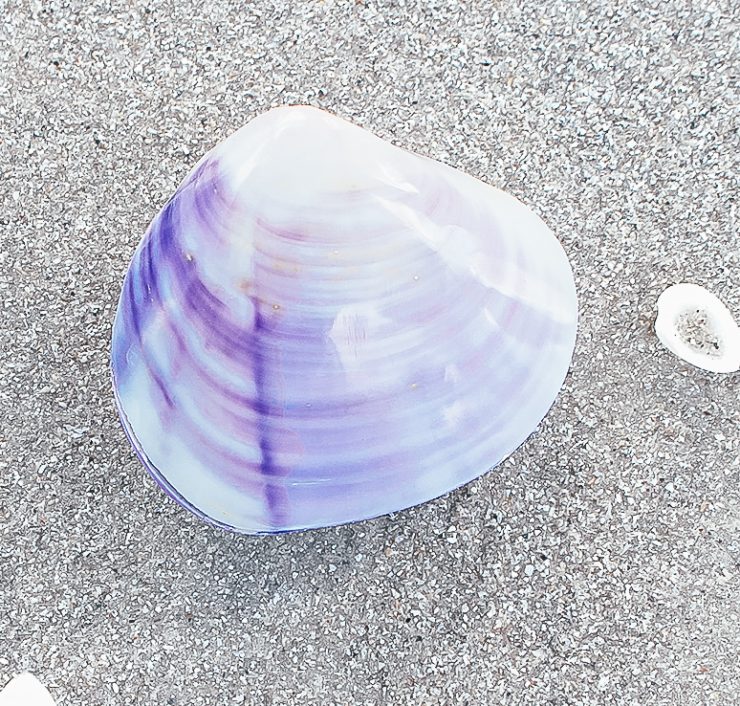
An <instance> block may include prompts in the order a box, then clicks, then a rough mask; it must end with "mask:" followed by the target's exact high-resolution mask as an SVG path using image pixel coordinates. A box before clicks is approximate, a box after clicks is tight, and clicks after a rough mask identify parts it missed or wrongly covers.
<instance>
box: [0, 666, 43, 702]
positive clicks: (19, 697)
mask: <svg viewBox="0 0 740 706" xmlns="http://www.w3.org/2000/svg"><path fill="white" fill-rule="evenodd" d="M0 706H56V702H55V701H54V699H52V698H51V694H50V693H49V692H48V691H47V690H46V687H45V686H44V685H43V684H42V683H41V682H40V681H39V680H38V679H36V677H35V676H33V674H29V673H28V672H24V673H23V674H19V675H18V676H17V677H14V678H13V679H11V680H10V682H8V685H7V686H6V687H5V688H4V689H3V690H2V691H0Z"/></svg>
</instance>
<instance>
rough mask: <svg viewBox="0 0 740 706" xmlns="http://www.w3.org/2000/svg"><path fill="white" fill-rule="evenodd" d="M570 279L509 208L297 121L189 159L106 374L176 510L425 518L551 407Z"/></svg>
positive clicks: (310, 518)
mask: <svg viewBox="0 0 740 706" xmlns="http://www.w3.org/2000/svg"><path fill="white" fill-rule="evenodd" d="M575 323H576V302H575V293H574V288H573V281H572V275H571V273H570V268H569V266H568V262H567V259H566V258H565V256H564V254H563V252H562V249H561V248H560V247H559V245H558V244H557V241H556V240H555V239H554V237H553V236H552V234H551V233H550V232H549V231H548V230H547V228H546V227H545V226H544V224H542V222H541V221H540V220H539V219H538V218H537V217H536V216H535V215H534V214H532V212H531V211H529V210H528V209H527V208H526V207H524V206H523V205H522V204H520V203H519V202H517V201H516V200H515V199H513V198H511V197H509V196H506V195H505V194H502V193H501V192H498V191H497V190H495V189H492V188H491V187H487V186H485V185H484V184H482V183H481V182H478V181H477V180H475V179H473V178H472V177H469V176H467V175H464V174H461V173H460V172H456V171H455V170H452V169H450V168H449V167H445V166H443V165H440V164H438V163H436V162H432V161H431V160H428V159H425V158H423V157H419V156H417V155H413V154H410V153H407V152H404V151H402V150H399V149H398V148H395V147H393V146H392V145H390V144H388V143H386V142H383V141H381V140H379V139H378V138H376V137H374V136H372V135H370V134H369V133H367V132H365V131H363V130H360V129H359V128H356V127H354V126H352V125H350V124H348V123H345V122H344V121H341V120H339V119H338V118H335V117H333V116H329V115H328V114H324V113H321V112H319V111H316V110H313V109H306V108H289V109H280V110H276V111H272V112H270V113H268V114H266V115H264V116H261V117H259V118H257V119H255V120H254V121H253V122H252V123H250V124H249V125H247V126H246V127H245V128H243V129H242V130H241V131H239V132H238V133H236V134H235V135H234V136H232V137H231V138H229V140H227V141H225V142H224V143H222V144H221V145H219V146H218V147H217V148H216V149H215V150H213V151H212V153H210V154H209V155H207V156H206V158H204V159H203V160H202V161H201V162H200V163H199V165H198V166H197V167H196V168H195V169H194V170H193V172H192V173H191V175H190V176H189V177H188V178H187V179H186V180H185V182H184V183H183V185H182V186H181V187H180V188H179V189H178V190H177V192H176V193H175V195H174V196H173V198H172V199H171V200H170V202H169V203H168V204H167V205H166V206H165V208H164V209H163V210H162V212H161V213H160V215H159V216H158V217H157V218H156V219H155V220H154V222H153V223H152V225H151V226H150V228H149V230H148V231H147V234H146V236H145V238H144V240H143V241H142V244H141V245H140V246H139V248H138V249H137V252H136V254H135V255H134V258H133V260H132V263H131V266H130V268H129V271H128V273H127V275H126V280H125V283H124V287H123V290H122V294H121V301H120V305H119V310H118V314H117V316H116V321H115V324H114V335H113V344H112V351H111V364H112V369H113V377H114V387H115V390H116V400H117V402H118V406H119V410H120V413H121V417H122V419H123V423H124V427H125V428H126V432H127V434H128V435H129V438H130V439H131V441H132V444H133V445H134V447H135V448H136V450H137V453H138V454H139V456H140V458H141V460H142V462H143V463H144V465H145V466H146V467H147V468H148V469H149V470H150V472H151V473H152V475H153V476H154V477H155V478H156V479H157V480H158V482H159V483H160V484H161V485H162V486H163V487H164V488H165V490H167V492H168V493H169V494H170V495H172V496H173V497H175V498H176V499H177V500H178V501H179V502H181V503H182V504H184V505H185V506H186V507H188V508H189V509H191V510H192V511H193V512H195V513H196V514H198V515H199V516H201V517H204V518H207V519H209V520H211V521H213V522H214V523H215V524H218V525H219V526H222V527H229V528H233V529H236V530H238V531H242V532H254V533H264V532H279V531H287V530H294V529H301V528H305V527H315V526H321V525H330V524H338V523H341V522H349V521H353V520H359V519H363V518H367V517H372V516H375V515H378V514H382V513H385V512H391V511H394V510H399V509H402V508H404V507H408V506H410V505H413V504H416V503H419V502H422V501H424V500H428V499H430V498H433V497H435V496H437V495H440V494H442V493H444V492H447V491H449V490H451V489H452V488H455V487H457V486H458V485H461V484H462V483H465V482H467V481H469V480H471V479H472V478H474V477H476V476H478V475H480V474H481V473H483V472H485V471H486V470H487V469H488V468H489V467H491V466H493V465H495V464H496V463H498V462H500V461H501V460H502V459H503V458H504V457H505V456H506V455H508V454H509V453H510V452H511V451H512V450H513V449H514V448H516V446H518V445H519V444H520V443H521V442H522V441H523V440H524V439H525V438H526V436H527V435H528V434H529V433H530V432H531V431H532V429H533V428H534V427H535V426H536V424H537V423H538V422H539V420H540V419H541V418H542V416H543V415H544V414H545V412H546V411H547V408H548V407H549V406H550V404H551V403H552V401H553V399H554V397H555V395H556V394H557V390H558V388H559V386H560V384H561V382H562V379H563V377H564V375H565V372H566V370H567V367H568V363H569V361H570V355H571V352H572V348H573V342H574V335H575Z"/></svg>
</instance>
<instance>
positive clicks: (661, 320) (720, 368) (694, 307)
mask: <svg viewBox="0 0 740 706" xmlns="http://www.w3.org/2000/svg"><path fill="white" fill-rule="evenodd" d="M655 333H656V334H657V336H658V338H659V339H660V342H661V343H662V344H663V345H664V346H665V347H666V348H667V349H668V350H669V351H671V353H673V354H675V355H677V356H678V357H679V358H682V359H683V360H685V361H686V362H687V363H691V364H692V365H695V366H696V367H697V368H702V369H703V370H708V371H710V372H713V373H734V372H736V371H737V370H740V328H739V327H738V325H737V324H736V323H735V320H734V319H733V317H732V314H731V313H730V310H729V309H728V308H727V307H726V306H725V305H724V304H723V303H722V302H721V301H720V300H719V299H718V298H717V297H716V296H715V295H714V294H712V293H711V292H710V291H708V290H706V289H704V287H700V286H699V285H697V284H685V283H684V284H674V285H673V286H672V287H669V288H668V289H666V290H665V292H663V294H661V295H660V297H659V298H658V318H657V319H656V320H655Z"/></svg>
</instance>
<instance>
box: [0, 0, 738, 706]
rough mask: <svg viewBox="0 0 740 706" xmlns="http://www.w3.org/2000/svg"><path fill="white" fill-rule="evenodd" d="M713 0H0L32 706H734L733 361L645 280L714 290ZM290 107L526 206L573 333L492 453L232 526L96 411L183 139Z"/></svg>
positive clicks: (7, 321) (723, 184) (730, 237)
mask: <svg viewBox="0 0 740 706" xmlns="http://www.w3.org/2000/svg"><path fill="white" fill-rule="evenodd" d="M738 20H739V18H738V5H737V4H736V3H732V2H731V1H730V0H727V1H724V0H720V1H715V0H706V1H705V2H689V1H688V0H687V1H680V0H667V1H665V0H660V1H658V0H648V1H645V0H641V1H639V2H638V1H636V0H634V1H633V0H630V1H629V2H623V3H605V2H597V1H592V2H586V1H583V0H581V1H578V2H570V1H567V2H566V1H565V0H551V1H548V2H541V3H540V2H513V1H510V0H505V1H502V2H492V1H490V0H485V1H484V0H479V1H477V2H458V1H456V0H449V1H446V2H442V1H436V2H435V1H433V0H432V1H428V2H390V1H383V2H377V1H375V0H367V1H366V2H354V1H353V2H331V1H329V0H327V1H325V2H313V1H308V0H296V1H295V2H292V3H288V2H285V3H269V2H253V3H241V2H239V3H237V2H232V3H204V2H202V3H198V2H192V1H188V0H178V1H177V2H155V1H153V2H151V3H148V4H147V3H143V2H115V3H108V2H100V1H97V2H92V1H91V2H31V3H29V2H7V3H5V5H4V6H3V13H2V16H1V17H0V239H1V241H0V317H1V318H0V410H1V411H0V684H2V683H4V682H5V681H6V680H7V679H9V678H10V677H11V676H12V675H13V674H14V673H16V672H18V671H20V670H22V669H30V670H32V671H33V672H34V673H36V674H37V675H39V677H40V678H41V679H42V680H43V681H44V682H45V683H46V684H48V685H49V687H50V689H51V691H52V693H53V694H54V696H55V697H56V698H57V699H58V701H59V703H60V704H173V705H174V704H177V705H178V706H180V705H193V706H196V705H204V706H205V705H208V706H211V705H216V704H233V703H236V704H239V703H245V704H352V705H365V704H367V705H371V704H372V705H375V704H393V705H397V704H470V705H477V704H602V703H603V704H734V703H740V695H739V694H740V667H739V666H738V664H739V661H740V627H739V622H740V461H739V453H740V402H739V401H738V382H740V377H739V376H738V375H737V374H735V375H726V376H719V375H712V374H709V373H702V372H701V371H699V370H696V369H693V368H690V367H688V366H687V365H685V364H683V363H681V362H680V361H679V360H677V359H676V358H673V357H672V356H671V355H670V354H668V353H667V352H665V351H664V350H662V349H661V347H660V346H659V344H658V342H657V340H656V338H655V336H654V333H653V331H652V321H653V319H654V315H655V301H656V299H657V297H658V295H659V293H660V292H661V291H662V290H663V288H665V287H666V286H668V285H670V284H672V283H674V282H679V281H692V282H697V283H699V284H703V285H705V286H707V287H709V288H710V289H711V290H712V291H714V292H715V293H716V294H718V295H719V296H720V297H721V298H722V299H723V300H724V301H725V302H726V303H727V304H728V306H729V307H730V309H731V310H732V311H733V312H734V313H735V315H736V316H740V274H739V271H740V242H739V238H738V233H737V218H738V216H737V211H736V199H737V193H738V179H737V175H738V167H739V166H740V165H739V161H740V160H739V159H738V154H739V149H738V148H739V146H740V144H739V143H740V139H739V138H738V131H737V126H738V124H739V118H740V115H739V114H738V113H739V111H738V107H737V106H738V75H739V72H740V62H739V61H738V36H739V34H740V22H739V21H738ZM296 102H300V103H310V104H313V105H317V106H320V107H324V108H327V109H329V110H332V111H334V112H336V113H338V114H339V115H342V116H343V117H346V118H349V119H351V120H353V121H355V122H357V123H359V124H361V125H363V126H365V127H367V128H369V129H371V130H373V131H375V132H377V133H378V134H380V135H381V136H383V137H386V138H388V139H391V140H392V141H393V142H394V143H396V144H398V145H401V146H403V147H407V148H410V149H413V150H416V151H419V152H422V153H423V154H426V155H429V156H431V157H434V158H436V159H440V160H442V161H445V162H447V163H449V164H451V165H453V166H455V167H459V168H461V169H463V170H465V171H468V172H470V173H472V174H474V175H475V176H478V177H480V178H482V179H484V180H485V181H487V182H489V183H491V184H494V185H496V186H500V187H502V188H504V189H506V190H508V191H510V192H511V193H513V194H515V195H516V196H517V197H519V198H521V199H522V200H523V201H525V202H526V203H527V204H529V205H531V206H532V207H533V208H534V209H535V210H536V211H537V212H538V213H539V214H540V215H541V216H542V218H544V220H545V221H546V222H547V223H548V224H549V225H550V226H551V227H552V228H553V230H554V231H555V232H556V234H557V236H558V237H559V238H560V240H561V242H562V243H563V245H564V247H565V249H566V251H567V253H568V254H569V256H570V258H571V260H572V263H573V267H574V270H575V273H576V279H577V285H578V290H579V295H580V306H581V327H580V334H579V339H578V344H577V348H576V355H575V359H574V362H573V367H572V370H571V373H570V375H569V377H568V379H567V381H566V386H565V387H564V389H563V391H562V394H561V396H560V397H559V399H558V401H557V403H556V405H555V407H554V408H553V410H552V411H551V413H550V415H549V416H548V417H547V418H546V420H545V421H544V422H543V424H542V425H541V426H540V428H539V430H538V432H537V434H536V435H535V436H533V437H532V438H531V439H530V441H529V442H528V443H527V444H526V445H525V446H524V447H523V448H521V449H520V450H519V451H518V452H517V453H516V454H514V456H513V457H511V458H510V459H509V461H508V462H506V463H505V464H504V465H503V466H501V467H500V468H499V469H498V470H497V471H495V472H493V473H490V474H488V475H487V476H486V477H484V478H482V479H480V480H479V481H477V482H474V483H472V484H471V485H469V486H467V487H465V488H463V489H461V490H459V491H457V492H455V493H453V494H452V495H450V496H449V497H445V498H443V499H440V500H437V501H435V502H432V503H429V504H427V505H424V506H422V507H418V508H415V509H412V510H409V511H406V512H402V513H399V514H398V515H396V516H393V517H386V518H382V519H379V520H375V521H370V522H366V523H362V524H359V525H356V526H351V527H341V528H337V529H330V530H322V531H316V532H311V533H308V534H299V535H291V536H281V537H275V538H245V537H239V536H234V535H228V534H224V533H222V532H220V531H217V530H214V529H211V528H209V527H207V526H204V525H202V524H200V523H199V522H198V521H197V520H196V519H195V518H193V517H191V516H190V515H188V514H187V513H186V512H185V511H184V510H181V509H180V508H178V507H177V506H176V505H175V504H174V503H172V502H171V501H169V500H168V499H167V498H166V497H165V495H164V494H163V493H162V492H161V491H159V490H158V489H157V488H156V487H155V485H154V483H153V482H152V481H151V480H150V479H149V478H148V476H147V475H146V474H145V472H144V470H143V469H142V467H141V466H140V465H139V464H138V462H137V461H136V460H135V458H134V455H133V453H132V451H131V450H130V448H129V446H128V444H127V442H126V440H125V438H124V435H123V432H122V431H121V429H120V427H119V424H118V421H117V419H116V415H115V411H114V407H113V401H112V396H111V388H110V382H109V378H108V371H107V355H108V344H109V337H110V327H111V322H112V319H113V315H114V308H115V302H116V299H117V296H118V292H119V288H120V284H121V281H122V278H123V274H124V272H125V268H126V266H127V263H128V259H129V258H130V256H131V254H132V252H133V249H134V247H135V245H136V243H137V242H138V240H139V238H140V237H141V235H142V234H143V231H144V229H145V228H146V226H147V224H148V222H149V221H150V219H151V218H152V217H153V216H154V215H155V213H156V212H157V211H158V209H159V208H160V207H161V206H162V205H163V203H164V202H165V200H166V199H167V198H168V197H169V195H170V194H171V193H172V192H173V191H174V189H175V188H176V186H177V184H178V183H179V181H180V179H182V177H183V176H184V175H185V174H186V173H187V171H188V170H189V169H190V167H191V166H192V165H193V164H194V163H195V161H196V160H197V159H198V158H199V157H200V156H201V155H202V154H203V153H204V152H205V151H206V150H207V149H209V148H210V147H211V146H213V145H214V144H215V143H216V142H217V141H218V140H220V139H221V138H223V137H224V136H226V135H228V134H229V133H230V132H232V131H233V130H234V129H236V128H237V127H239V126H240V125H242V124H243V123H244V122H246V121H247V120H249V119H250V118H252V117H253V116H255V115H256V114H258V113H259V112H261V111H263V110H266V109H267V108H269V107H270V106H274V105H281V104H286V103H296Z"/></svg>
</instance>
